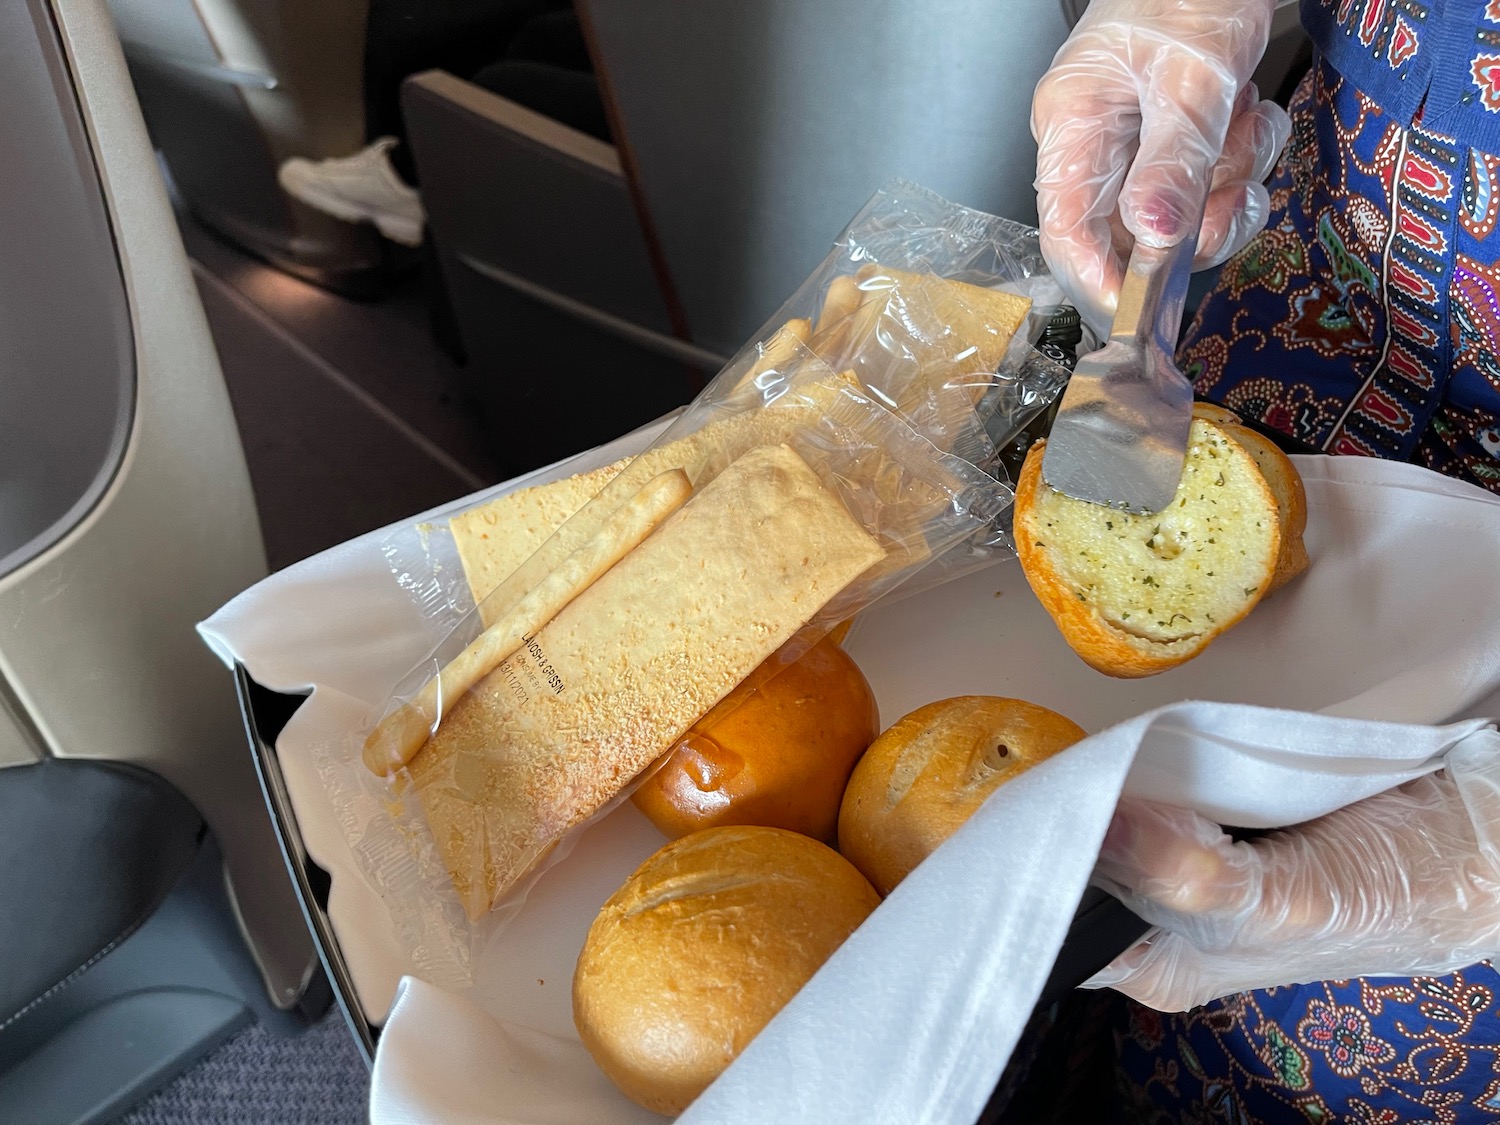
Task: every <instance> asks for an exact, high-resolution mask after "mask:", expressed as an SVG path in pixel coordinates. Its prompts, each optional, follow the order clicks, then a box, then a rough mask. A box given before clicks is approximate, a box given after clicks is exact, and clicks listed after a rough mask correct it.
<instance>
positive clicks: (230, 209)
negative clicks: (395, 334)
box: [109, 0, 382, 289]
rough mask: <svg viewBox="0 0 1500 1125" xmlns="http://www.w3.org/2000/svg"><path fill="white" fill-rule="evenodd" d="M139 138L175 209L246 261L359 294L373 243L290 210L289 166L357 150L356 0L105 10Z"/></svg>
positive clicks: (361, 7) (140, 1)
mask: <svg viewBox="0 0 1500 1125" xmlns="http://www.w3.org/2000/svg"><path fill="white" fill-rule="evenodd" d="M109 4H110V9H111V12H112V14H113V15H114V17H115V21H116V24H117V27H118V30H119V34H120V37H121V40H122V42H123V44H124V48H125V54H126V57H127V59H128V60H129V62H130V68H131V75H132V77H133V79H134V81H135V87H136V90H137V93H138V96H139V98H140V101H141V105H142V108H143V110H144V111H145V116H146V121H147V124H148V125H149V126H150V128H151V136H152V140H153V142H154V143H155V144H156V146H157V148H158V149H159V150H160V151H161V153H162V155H163V157H164V159H165V161H166V164H167V166H168V168H169V169H170V170H171V173H172V178H173V180H174V182H175V184H176V186H177V189H178V191H179V192H180V193H181V194H182V197H183V200H184V202H185V203H186V204H187V206H188V207H189V208H190V209H191V210H192V211H193V213H194V214H195V215H197V216H198V217H199V218H200V219H201V220H202V221H203V222H205V223H206V224H208V225H209V226H211V227H213V228H214V229H216V230H218V231H219V232H220V233H221V234H223V235H225V236H227V237H228V238H230V239H232V240H233V241H235V242H237V243H239V244H240V245H241V246H244V247H245V248H247V249H249V250H250V251H251V252H252V253H254V254H257V255H258V256H260V257H262V258H265V259H267V260H269V261H271V262H272V263H274V264H276V265H278V266H281V267H282V268H284V269H287V270H289V271H291V272H293V273H296V274H298V275H300V276H303V277H306V278H308V279H309V280H312V281H315V282H319V283H322V284H328V285H332V286H334V287H339V288H351V289H362V288H366V287H368V286H369V285H370V284H371V283H372V279H373V278H374V277H375V276H376V274H377V271H378V270H379V268H380V265H381V262H382V252H381V247H380V243H379V240H378V239H377V238H376V237H375V235H374V233H373V232H372V231H370V230H368V229H363V228H360V227H357V226H354V225H351V224H348V223H341V222H339V221H338V220H336V219H333V218H330V217H329V216H327V215H324V214H321V213H319V212H317V211H314V210H313V209H311V208H309V207H306V206H304V205H302V204H301V203H298V202H297V201H296V200H293V199H291V198H290V197H288V196H287V195H286V193H285V192H284V191H282V189H281V187H280V185H279V184H278V183H277V180H276V170H277V168H278V167H279V166H280V165H281V163H282V161H284V160H286V159H287V158H288V157H291V156H304V157H309V158H312V159H315V160H316V159H321V158H323V157H328V156H347V155H348V154H350V153H352V152H354V151H356V150H357V149H359V148H360V147H361V146H362V145H363V144H364V142H365V135H364V102H363V83H362V67H363V59H364V30H365V16H366V13H367V10H368V0H317V2H316V3H306V2H303V0H109Z"/></svg>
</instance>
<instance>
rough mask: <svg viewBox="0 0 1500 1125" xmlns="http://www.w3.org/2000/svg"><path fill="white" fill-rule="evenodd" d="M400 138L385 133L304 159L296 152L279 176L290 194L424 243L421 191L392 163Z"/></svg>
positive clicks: (409, 242) (404, 241)
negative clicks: (340, 151)
mask: <svg viewBox="0 0 1500 1125" xmlns="http://www.w3.org/2000/svg"><path fill="white" fill-rule="evenodd" d="M399 143H400V142H399V141H397V140H396V138H395V137H381V138H380V139H379V140H378V141H376V142H375V143H374V144H372V145H370V146H368V147H367V148H363V149H361V150H360V151H359V152H356V153H355V154H354V155H353V156H341V157H334V158H332V159H329V160H306V159H304V158H303V157H300V156H294V157H292V159H290V160H288V161H287V162H286V163H284V164H283V165H282V166H281V168H280V169H279V170H278V172H277V176H276V178H277V179H278V180H280V181H281V186H282V187H283V188H285V189H286V191H287V194H289V195H291V196H292V197H293V198H294V199H300V200H301V201H302V202H303V203H306V204H307V205H308V206H309V207H315V208H317V209H318V210H319V211H322V212H324V213H325V214H328V215H332V216H333V217H334V218H335V219H342V220H344V221H345V222H346V223H361V222H372V223H374V224H375V227H376V229H377V230H379V231H380V233H381V234H383V235H385V237H386V238H389V239H390V240H391V241H392V242H399V243H401V245H403V246H420V245H421V244H422V225H423V223H424V222H425V220H426V217H427V216H426V214H425V212H424V211H423V210H422V197H421V195H420V194H419V193H418V192H417V189H416V188H413V187H410V186H408V185H407V184H406V183H405V182H404V181H403V180H402V179H401V177H400V176H399V175H397V174H396V169H395V168H393V167H392V166H391V158H390V151H391V149H393V148H395V147H396V145H397V144H399Z"/></svg>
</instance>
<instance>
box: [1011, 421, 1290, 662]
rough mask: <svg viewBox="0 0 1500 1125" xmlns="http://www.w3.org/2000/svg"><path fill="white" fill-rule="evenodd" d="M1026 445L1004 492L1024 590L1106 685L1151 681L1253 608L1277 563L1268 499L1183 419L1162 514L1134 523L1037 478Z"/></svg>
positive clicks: (1034, 453) (1203, 426)
mask: <svg viewBox="0 0 1500 1125" xmlns="http://www.w3.org/2000/svg"><path fill="white" fill-rule="evenodd" d="M1046 444H1047V443H1046V442H1037V444H1036V445H1034V446H1032V448H1031V451H1030V452H1029V453H1027V455H1026V462H1025V464H1024V465H1023V466H1022V468H1021V479H1020V480H1019V482H1017V485H1016V501H1015V542H1016V554H1017V556H1018V557H1019V558H1020V560H1021V568H1022V570H1024V571H1025V574H1026V581H1027V582H1028V583H1029V584H1030V585H1031V588H1032V590H1033V591H1034V592H1035V593H1036V596H1037V599H1038V600H1039V601H1040V602H1041V603H1042V605H1043V606H1044V607H1045V608H1046V610H1047V612H1048V613H1049V614H1050V615H1051V616H1052V620H1053V621H1054V622H1055V623H1056V624H1057V627H1058V629H1059V631H1061V633H1062V635H1063V637H1064V639H1066V640H1067V642H1068V644H1069V645H1070V646H1071V647H1072V649H1073V651H1074V652H1076V653H1077V654H1078V655H1079V656H1080V657H1082V658H1083V659H1084V661H1086V662H1087V663H1088V664H1090V665H1092V666H1093V667H1094V668H1097V669H1098V670H1099V671H1101V672H1104V673H1106V674H1108V675H1111V676H1120V677H1136V676H1151V675H1155V674H1156V673H1158V672H1164V671H1166V670H1167V669H1168V668H1174V667H1176V666H1177V665H1179V664H1181V663H1183V662H1184V661H1187V660H1190V659H1192V658H1193V657H1194V656H1197V655H1198V654H1199V653H1200V652H1202V651H1203V650H1204V649H1205V648H1207V647H1208V645H1209V644H1210V642H1212V641H1213V639H1214V638H1215V637H1217V636H1219V635H1220V634H1221V633H1223V632H1224V631H1225V630H1226V629H1228V628H1230V627H1231V626H1233V625H1234V624H1236V623H1237V622H1239V621H1240V620H1241V619H1242V618H1244V616H1245V615H1246V614H1248V613H1249V612H1250V611H1251V610H1252V609H1254V608H1255V605H1256V603H1258V602H1259V601H1260V599H1261V598H1262V597H1263V596H1265V593H1266V591H1267V590H1268V589H1269V588H1270V586H1271V581H1272V578H1273V577H1274V575H1275V572H1276V566H1277V561H1278V558H1279V557H1280V553H1281V513H1280V511H1279V509H1278V505H1277V502H1276V496H1275V494H1274V493H1273V492H1272V491H1271V488H1270V486H1269V485H1268V484H1267V483H1266V479H1265V477H1264V476H1263V475H1262V473H1261V471H1260V468H1259V467H1258V466H1257V464H1256V462H1255V459H1254V457H1252V456H1251V454H1250V452H1249V451H1248V450H1247V449H1246V448H1245V447H1244V446H1243V445H1241V444H1240V443H1239V442H1238V441H1236V440H1235V439H1234V437H1233V436H1231V435H1230V434H1229V432H1228V431H1227V430H1226V429H1225V428H1224V427H1222V426H1219V425H1217V424H1215V423H1213V422H1209V421H1206V420H1204V419H1202V418H1197V419H1194V421H1193V424H1192V429H1191V431H1190V432H1189V436H1188V449H1187V458H1186V461H1185V463H1184V465H1183V473H1182V481H1181V483H1180V484H1179V485H1178V486H1177V493H1176V495H1175V496H1174V497H1173V498H1172V501H1171V503H1170V504H1168V505H1167V507H1165V508H1163V509H1162V510H1161V511H1160V512H1157V513H1154V514H1152V515H1134V514H1131V513H1128V512H1121V511H1119V510H1117V509H1115V508H1110V507H1106V506H1104V505H1099V504H1089V503H1086V502H1085V501H1082V500H1075V499H1074V498H1073V497H1071V496H1065V495H1063V494H1062V493H1061V492H1058V491H1056V490H1054V489H1053V488H1052V487H1050V486H1049V485H1048V484H1047V483H1046V482H1045V481H1044V480H1043V479H1042V472H1041V470H1042V451H1043V450H1044V449H1045V448H1046Z"/></svg>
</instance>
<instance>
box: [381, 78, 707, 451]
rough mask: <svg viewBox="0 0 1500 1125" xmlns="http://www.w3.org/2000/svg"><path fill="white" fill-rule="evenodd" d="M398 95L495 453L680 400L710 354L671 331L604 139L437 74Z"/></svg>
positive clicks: (434, 249) (548, 445)
mask: <svg viewBox="0 0 1500 1125" xmlns="http://www.w3.org/2000/svg"><path fill="white" fill-rule="evenodd" d="M401 99H402V100H401V105H402V114H403V117H404V119H405V121H406V127H407V134H408V137H409V139H410V143H411V147H412V156H413V158H414V160H415V161H416V166H417V172H418V175H419V176H420V178H421V183H422V201H423V205H424V206H425V208H426V210H427V230H428V240H429V243H430V247H431V253H432V255H433V257H435V259H436V262H437V265H438V268H439V270H440V274H441V281H442V283H443V286H444V288H445V289H446V291H447V295H448V300H449V302H450V307H451V308H452V310H453V315H454V320H455V322H456V325H457V334H458V336H459V338H460V339H461V341H462V348H463V350H464V352H465V353H466V354H467V358H468V364H467V368H466V375H467V377H468V379H469V380H470V383H471V390H472V392H473V394H474V396H475V397H476V398H477V399H478V401H479V402H480V403H481V405H482V406H483V408H484V410H485V413H486V416H487V419H488V428H489V431H490V435H491V440H492V442H493V444H494V446H495V453H496V457H497V460H499V461H500V462H501V463H502V464H504V465H506V466H507V467H508V468H510V469H512V470H514V471H516V472H521V471H524V470H526V469H530V468H535V467H537V466H540V465H545V464H548V463H550V462H552V461H556V460H558V459H560V458H562V457H566V456H568V455H570V454H573V453H577V452H579V451H580V450H583V449H587V448H589V447H591V446H594V445H598V444H602V443H603V442H607V441H610V440H612V439H614V438H616V437H618V436H619V435H620V434H621V433H623V432H625V431H627V430H630V429H632V428H633V427H635V426H637V425H641V424H644V423H646V422H649V421H651V420H652V419H654V418H657V417H660V416H661V415H662V414H664V413H666V412H667V411H669V410H672V409H674V408H675V407H678V406H681V405H682V404H684V403H686V402H687V401H688V400H689V399H691V398H692V397H693V395H694V394H695V393H696V392H697V391H698V390H699V389H700V388H701V387H702V385H703V378H704V375H705V373H708V372H712V371H715V370H717V369H718V367H719V366H721V364H722V362H723V358H722V357H721V356H720V355H718V354H715V353H711V352H706V351H704V350H703V349H701V348H696V347H694V346H692V345H691V344H690V343H687V342H686V341H684V340H683V339H681V338H680V335H679V334H678V333H677V331H676V330H675V327H674V324H673V320H672V316H671V313H670V308H669V303H668V300H667V298H666V296H664V292H663V288H662V286H661V284H660V278H659V274H658V273H657V271H656V267H655V266H654V264H653V262H652V260H651V251H650V249H649V247H648V243H647V240H646V237H645V235H644V233H643V230H642V226H641V224H640V222H639V220H638V218H637V216H636V211H635V204H634V200H633V199H632V196H631V192H630V189H629V186H628V184H627V182H626V178H625V173H624V171H623V168H622V166H621V161H620V154H619V152H618V151H617V150H616V148H615V147H614V146H613V145H611V144H608V143H606V142H604V141H601V140H599V139H597V138H595V137H592V136H589V135H587V134H585V133H583V132H580V131H578V130H576V129H573V128H570V127H568V126H566V125H563V124H561V123H559V122H557V121H554V120H552V119H551V118H548V117H545V116H543V115H542V114H540V113H536V112H534V111H533V110H531V109H528V108H526V107H525V106H522V105H519V104H518V103H516V102H514V101H511V100H510V99H508V98H503V97H500V96H499V95H497V94H494V93H491V92H490V91H488V90H485V89H482V88H481V87H479V86H476V85H474V84H473V83H471V82H467V81H464V80H462V79H459V78H457V77H454V76H453V75H451V74H448V73H445V72H443V71H437V70H434V71H428V72H426V73H423V74H419V75H415V76H413V77H411V78H408V79H407V80H406V81H405V82H404V83H403V84H402V90H401Z"/></svg>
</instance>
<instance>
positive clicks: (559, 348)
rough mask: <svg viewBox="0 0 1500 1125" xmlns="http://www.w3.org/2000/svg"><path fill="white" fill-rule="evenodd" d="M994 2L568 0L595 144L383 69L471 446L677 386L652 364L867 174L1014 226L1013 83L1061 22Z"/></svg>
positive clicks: (719, 310) (1022, 180)
mask: <svg viewBox="0 0 1500 1125" xmlns="http://www.w3.org/2000/svg"><path fill="white" fill-rule="evenodd" d="M1019 7H1024V8H1025V9H1026V10H1025V11H1020V10H1017V11H1014V12H1013V11H1011V10H1010V9H1007V16H1006V19H1005V20H996V19H994V18H993V5H992V4H989V3H987V2H986V0H939V2H938V3H936V4H927V5H921V6H913V7H912V8H910V9H909V10H893V9H891V8H890V7H889V6H882V9H881V11H882V13H883V14H882V15H881V16H880V18H872V14H871V8H870V6H869V5H868V4H867V3H864V2H863V0H827V2H826V3H822V4H816V5H806V4H799V3H796V2H795V0H750V2H748V3H739V4H697V5H688V6H684V5H681V4H678V3H675V2H673V0H576V2H575V8H576V9H577V11H578V14H579V17H580V22H581V23H582V25H583V28H584V32H585V36H586V38H587V40H588V45H589V51H590V55H591V58H592V61H593V64H594V70H595V73H596V75H597V76H598V78H599V81H600V86H601V93H602V94H603V96H604V99H605V103H606V108H607V110H608V113H609V118H610V121H611V126H612V128H613V131H614V134H615V140H616V144H615V145H608V144H604V143H602V142H599V141H596V140H594V139H593V138H589V137H585V136H582V135H581V134H578V133H575V132H574V131H572V130H569V129H566V128H563V127H561V126H558V125H557V124H556V123H555V122H550V121H548V120H547V119H545V118H541V117H539V116H538V115H536V114H532V113H530V112H529V111H527V110H524V109H523V108H521V107H520V106H518V105H516V104H515V103H514V102H510V101H508V100H506V99H504V98H500V97H497V96H495V95H493V94H490V93H488V92H486V91H484V90H480V89H478V88H477V87H475V86H473V85H472V84H470V83H466V82H462V81H460V80H459V79H457V78H454V77H453V76H451V75H447V74H442V73H439V72H432V73H428V74H423V75H417V76H415V77H413V78H410V79H408V80H407V81H406V83H405V85H404V88H403V103H402V104H403V112H404V114H405V119H406V124H407V128H408V132H409V135H410V138H411V144H412V150H413V155H414V156H415V158H416V162H417V167H418V170H419V172H420V175H421V180H422V194H423V199H424V203H425V205H426V207H427V212H428V228H429V232H430V235H431V236H432V238H433V240H434V242H435V244H436V246H437V250H438V256H439V260H440V263H441V265H442V270H443V275H444V278H445V281H446V283H447V287H448V290H449V292H450V294H451V297H452V302H453V307H454V309H455V312H456V318H457V321H458V324H459V327H460V333H461V335H462V338H463V341H464V344H465V345H466V347H467V349H468V351H469V353H470V356H471V363H470V374H471V378H472V379H473V380H474V383H475V387H474V389H475V392H476V394H477V395H478V396H479V397H481V398H482V399H484V400H487V401H488V402H489V403H490V404H491V405H490V410H489V414H490V419H491V428H492V429H493V430H494V431H495V434H496V438H497V441H499V442H501V443H502V444H503V445H504V446H506V447H510V448H520V449H524V450H525V451H526V453H527V454H528V455H529V456H528V457H527V458H526V462H525V464H528V465H529V464H536V463H542V462H544V461H545V460H547V459H549V458H555V457H558V456H562V455H564V454H566V453H570V452H576V451H577V450H579V449H582V448H585V447H586V446H587V445H589V444H592V443H594V442H597V441H601V440H606V439H608V438H609V437H612V436H615V435H617V434H619V433H620V432H622V431H623V430H625V429H628V428H629V427H630V426H631V425H633V424H635V423H637V422H640V421H644V420H646V418H648V417H649V416H650V413H651V411H652V410H654V411H656V412H657V413H661V412H662V409H663V408H665V407H667V406H670V405H676V404H677V403H680V402H682V401H685V396H684V394H683V392H682V389H681V383H680V382H674V379H673V376H672V375H671V374H670V373H669V372H666V371H665V370H664V369H662V368H661V366H660V360H659V359H658V358H657V357H667V358H675V357H679V356H680V357H682V359H683V360H685V361H686V362H687V363H689V364H690V365H696V366H697V367H698V369H699V373H700V374H711V373H712V372H713V371H714V370H716V369H717V368H718V367H719V366H722V364H723V362H724V361H725V360H726V359H727V358H728V357H729V356H731V355H733V354H734V353H735V352H736V351H737V350H738V349H739V348H740V347H741V345H743V344H744V343H745V341H747V340H748V339H749V338H750V337H751V335H752V334H753V333H754V332H755V331H756V330H757V329H758V328H759V327H760V326H761V324H762V323H763V322H764V321H765V320H766V319H767V318H768V317H769V316H770V315H771V314H772V313H773V312H774V311H775V310H776V309H777V307H779V306H780V305H781V303H782V302H783V301H784V300H785V299H786V297H787V296H788V295H789V294H791V293H792V292H793V291H794V290H795V289H796V288H797V287H798V286H799V285H800V284H801V282H802V281H803V279H804V278H805V277H806V276H807V274H808V273H809V272H811V270H812V269H813V268H814V267H815V266H816V265H817V263H818V262H819V260H820V259H821V258H822V257H823V255H824V254H825V253H826V252H827V249H828V246H829V244H830V242H831V241H832V239H833V237H834V236H835V235H836V234H837V233H838V231H839V230H840V229H841V227H842V226H843V225H844V224H845V223H846V222H847V221H848V219H849V217H850V216H851V215H853V214H854V213H855V212H856V211H857V210H858V209H859V208H860V206H861V205H863V203H864V202H865V201H866V199H868V198H869V196H870V194H871V193H872V192H873V191H874V190H876V189H877V188H878V187H880V186H881V185H882V184H884V183H886V182H888V181H889V180H891V179H892V178H893V177H897V176H902V177H906V178H908V179H912V180H916V181H918V182H922V183H926V184H928V185H929V186H931V187H933V188H934V189H936V190H938V191H940V192H942V193H943V194H945V195H947V196H948V197H950V198H953V199H956V200H959V201H961V202H964V203H968V204H971V205H974V206H978V207H982V208H986V209H988V210H992V211H995V212H997V213H1000V214H1005V215H1009V216H1011V217H1014V218H1016V219H1018V220H1022V221H1028V220H1034V218H1035V196H1034V194H1033V192H1032V189H1031V179H1032V169H1033V167H1034V163H1035V149H1034V147H1033V145H1032V141H1031V137H1030V134H1029V132H1028V127H1027V121H1028V109H1029V105H1030V98H1031V90H1032V88H1033V86H1034V85H1035V80H1036V78H1037V77H1039V76H1040V74H1041V70H1042V68H1043V67H1044V65H1045V62H1046V60H1048V59H1050V58H1051V56H1052V53H1053V52H1054V51H1055V49H1056V48H1057V46H1058V45H1059V44H1060V43H1061V42H1062V39H1063V37H1064V36H1065V35H1066V34H1067V31H1068V28H1069V26H1070V23H1069V21H1068V19H1067V18H1066V16H1065V13H1064V11H1063V9H1062V8H1061V7H1060V4H1059V0H1018V8H1019ZM1018 26H1026V27H1027V34H1026V35H1017V34H1016V28H1017V27H1018ZM958 73H962V74H964V75H965V77H964V79H963V80H962V81H955V80H954V75H955V74H958ZM981 139H982V143H981ZM606 348H607V349H608V350H603V349H606ZM629 355H634V356H635V357H637V363H636V366H635V369H632V367H631V366H629V365H626V364H625V363H624V362H623V359H624V357H625V356H629ZM648 357H649V358H650V359H652V360H653V367H654V369H655V370H656V371H657V372H658V375H657V377H656V378H654V379H651V378H650V377H649V376H647V375H645V374H643V373H641V372H640V371H639V363H640V361H641V360H643V359H646V358H648ZM643 386H651V387H654V388H655V389H656V393H650V394H648V393H643V392H642V391H641V390H640V389H639V388H641V387H643ZM595 406H597V409H595V408H594V407H595ZM521 467H525V466H524V465H523V466H521Z"/></svg>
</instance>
